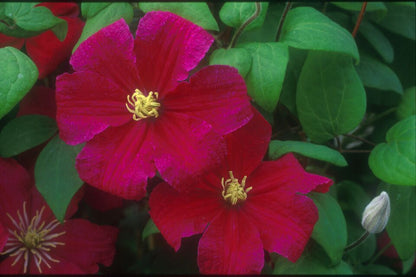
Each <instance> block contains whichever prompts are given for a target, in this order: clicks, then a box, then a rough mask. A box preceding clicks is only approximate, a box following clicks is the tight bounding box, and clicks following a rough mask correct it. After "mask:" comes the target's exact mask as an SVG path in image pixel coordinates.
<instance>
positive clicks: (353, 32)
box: [351, 1, 367, 38]
mask: <svg viewBox="0 0 416 277" xmlns="http://www.w3.org/2000/svg"><path fill="white" fill-rule="evenodd" d="M366 7H367V1H364V2H363V5H362V6H361V11H360V14H359V15H358V18H357V22H356V23H355V27H354V30H353V31H352V33H351V34H352V37H354V38H355V35H356V34H357V32H358V28H359V27H360V24H361V20H363V17H364V12H365V8H366Z"/></svg>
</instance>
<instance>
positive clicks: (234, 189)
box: [221, 171, 252, 205]
mask: <svg viewBox="0 0 416 277" xmlns="http://www.w3.org/2000/svg"><path fill="white" fill-rule="evenodd" d="M229 173H230V178H229V179H227V180H225V182H224V178H222V179H221V185H222V189H223V190H222V197H223V198H224V200H228V201H229V202H230V203H231V204H232V205H235V204H237V202H238V201H239V200H242V201H244V200H246V199H247V192H249V191H250V190H251V189H252V187H248V188H246V189H244V187H245V186H246V179H247V176H244V178H243V179H242V180H241V184H240V183H239V182H238V179H236V178H234V175H233V172H232V171H229Z"/></svg>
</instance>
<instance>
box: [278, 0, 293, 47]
mask: <svg viewBox="0 0 416 277" xmlns="http://www.w3.org/2000/svg"><path fill="white" fill-rule="evenodd" d="M291 7H292V3H291V2H290V1H288V2H286V6H285V9H284V10H283V13H282V16H281V17H280V21H279V27H278V28H277V34H276V41H279V37H280V33H281V32H282V27H283V22H285V19H286V15H287V13H288V12H289V10H290V8H291Z"/></svg>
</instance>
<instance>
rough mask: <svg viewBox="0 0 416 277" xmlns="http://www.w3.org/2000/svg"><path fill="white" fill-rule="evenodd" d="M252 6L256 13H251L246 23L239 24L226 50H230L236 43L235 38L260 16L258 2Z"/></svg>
mask: <svg viewBox="0 0 416 277" xmlns="http://www.w3.org/2000/svg"><path fill="white" fill-rule="evenodd" d="M254 4H255V5H256V11H255V12H254V13H253V15H252V16H250V18H249V19H247V21H246V22H244V23H243V24H241V26H240V27H239V28H238V30H237V31H236V32H235V34H234V36H233V38H232V39H231V42H230V45H228V48H227V49H230V48H232V47H234V46H235V43H236V42H237V38H238V37H239V36H240V35H241V33H242V32H243V30H244V29H245V28H246V27H247V25H248V24H250V23H251V22H253V20H254V19H256V18H257V17H258V16H259V15H260V12H261V5H260V2H255V3H254Z"/></svg>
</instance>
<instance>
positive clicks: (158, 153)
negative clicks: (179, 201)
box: [152, 112, 225, 190]
mask: <svg viewBox="0 0 416 277" xmlns="http://www.w3.org/2000/svg"><path fill="white" fill-rule="evenodd" d="M152 142H153V143H154V146H155V158H154V161H155V165H156V168H157V169H158V171H159V173H160V175H161V176H162V178H163V179H164V180H165V181H167V182H168V183H169V184H171V185H173V186H174V187H175V188H176V189H178V190H184V189H188V188H189V182H191V181H192V182H197V179H198V178H199V177H201V175H202V174H203V173H205V172H207V171H209V170H210V169H212V168H214V167H215V166H218V165H219V164H220V163H221V161H223V158H224V157H225V143H224V140H223V138H222V137H221V136H220V135H219V134H217V133H215V132H214V131H213V130H212V127H211V125H210V124H208V123H206V122H204V121H202V120H201V119H198V118H192V117H189V116H186V115H183V114H179V113H173V112H166V113H164V114H163V115H162V116H161V118H159V119H158V120H156V121H155V124H154V127H153V139H152Z"/></svg>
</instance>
